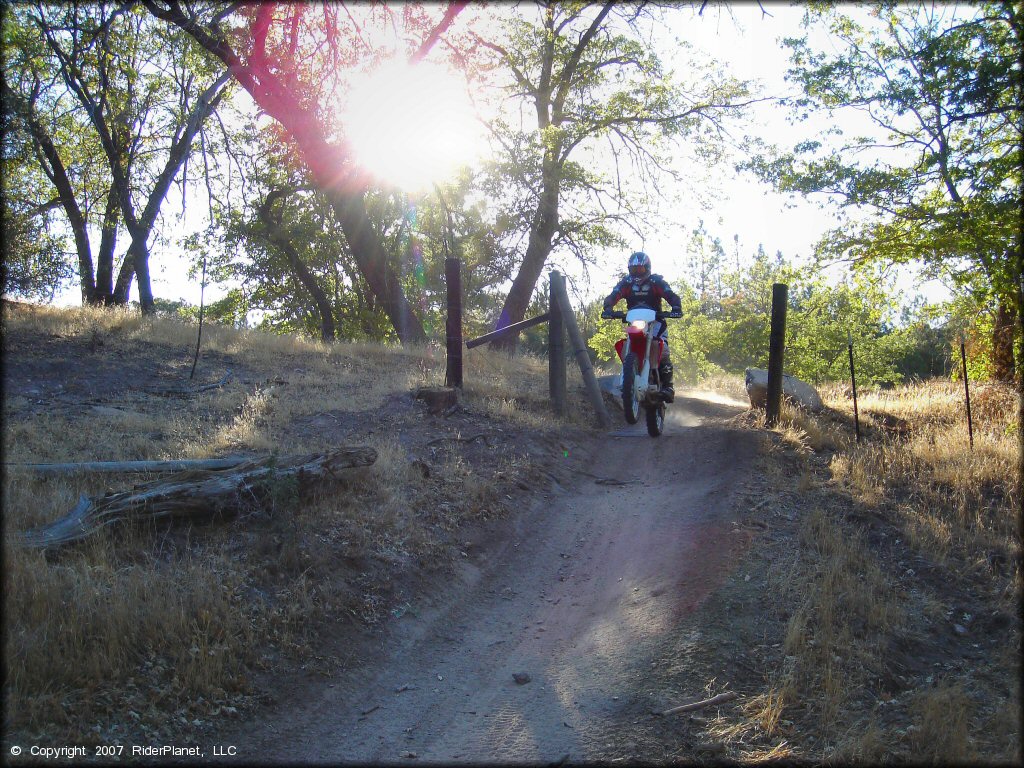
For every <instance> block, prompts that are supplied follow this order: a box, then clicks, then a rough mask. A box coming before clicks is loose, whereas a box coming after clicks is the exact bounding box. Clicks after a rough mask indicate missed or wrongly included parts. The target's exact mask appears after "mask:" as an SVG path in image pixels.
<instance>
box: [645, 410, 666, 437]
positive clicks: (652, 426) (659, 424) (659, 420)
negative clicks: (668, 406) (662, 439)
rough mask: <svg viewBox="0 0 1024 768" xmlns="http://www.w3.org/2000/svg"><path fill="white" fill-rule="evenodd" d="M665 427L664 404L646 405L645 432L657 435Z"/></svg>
mask: <svg viewBox="0 0 1024 768" xmlns="http://www.w3.org/2000/svg"><path fill="white" fill-rule="evenodd" d="M664 429H665V406H664V405H661V404H659V405H650V406H648V407H647V434H648V435H650V436H651V437H657V436H658V435H660V434H661V433H662V431H664Z"/></svg>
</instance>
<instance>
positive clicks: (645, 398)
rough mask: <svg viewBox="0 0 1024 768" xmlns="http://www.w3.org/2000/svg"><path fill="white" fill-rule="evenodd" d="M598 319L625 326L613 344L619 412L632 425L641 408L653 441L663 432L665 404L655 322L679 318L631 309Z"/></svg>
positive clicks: (661, 345)
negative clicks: (619, 391)
mask: <svg viewBox="0 0 1024 768" xmlns="http://www.w3.org/2000/svg"><path fill="white" fill-rule="evenodd" d="M601 317H603V318H609V319H618V320H622V322H623V323H625V324H626V338H623V339H619V340H618V341H617V342H615V351H616V353H618V355H619V359H620V360H621V361H622V410H623V412H624V413H625V415H626V422H627V423H629V424H636V423H637V422H638V421H640V409H641V408H643V410H644V411H645V414H646V420H647V434H649V435H650V436H651V437H657V436H658V435H660V434H661V433H662V430H663V429H664V428H665V401H664V399H663V398H662V396H661V380H660V377H659V375H658V364H659V363H660V362H661V355H662V353H663V351H664V348H665V341H664V339H659V338H657V337H656V336H655V335H654V332H655V330H656V329H657V327H658V326H657V324H658V322H659V321H661V320H663V319H664V318H666V317H679V315H677V314H675V313H673V312H656V311H655V310H653V309H648V308H647V307H634V308H633V309H631V310H629V311H628V312H603V313H602V314H601ZM641 361H643V362H641Z"/></svg>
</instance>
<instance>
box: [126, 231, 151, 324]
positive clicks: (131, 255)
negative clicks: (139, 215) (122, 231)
mask: <svg viewBox="0 0 1024 768" xmlns="http://www.w3.org/2000/svg"><path fill="white" fill-rule="evenodd" d="M140 229H141V228H140ZM131 235H132V244H131V245H130V246H128V260H130V261H131V264H132V267H133V268H134V270H135V276H136V277H137V278H138V287H139V306H140V307H142V314H144V315H151V314H153V313H154V312H156V303H155V302H154V301H153V286H152V284H151V283H150V280H149V246H148V245H147V244H146V240H147V237H148V235H149V231H148V230H144V231H139V230H136V231H135V232H132V233H131Z"/></svg>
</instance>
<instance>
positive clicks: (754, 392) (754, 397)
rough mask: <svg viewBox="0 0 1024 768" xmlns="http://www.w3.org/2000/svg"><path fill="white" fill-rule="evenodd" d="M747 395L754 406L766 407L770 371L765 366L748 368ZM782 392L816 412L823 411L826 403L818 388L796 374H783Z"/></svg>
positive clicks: (788, 397)
mask: <svg viewBox="0 0 1024 768" xmlns="http://www.w3.org/2000/svg"><path fill="white" fill-rule="evenodd" d="M746 386H747V397H749V398H750V406H751V407H752V408H764V407H765V404H766V403H767V401H768V371H766V370H764V369H763V368H747V371H746ZM782 394H783V396H785V397H786V398H787V399H788V400H791V401H793V402H795V403H796V404H797V405H801V406H803V407H804V408H807V409H809V410H811V411H813V412H814V413H817V412H819V411H821V410H822V409H823V408H824V407H825V404H824V403H822V402H821V395H819V394H818V390H816V389H815V388H814V387H812V386H811V385H810V384H807V383H806V382H803V381H800V379H798V378H796V377H795V376H790V375H789V374H785V373H784V374H782Z"/></svg>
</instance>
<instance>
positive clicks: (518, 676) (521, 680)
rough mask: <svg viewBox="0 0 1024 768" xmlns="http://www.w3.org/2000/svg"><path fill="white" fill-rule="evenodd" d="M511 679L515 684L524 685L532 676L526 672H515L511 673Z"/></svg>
mask: <svg viewBox="0 0 1024 768" xmlns="http://www.w3.org/2000/svg"><path fill="white" fill-rule="evenodd" d="M512 679H513V680H515V681H516V685H526V684H527V683H528V682H530V680H532V679H533V678H531V677H530V675H529V674H528V673H526V672H516V673H514V674H513V675H512Z"/></svg>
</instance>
